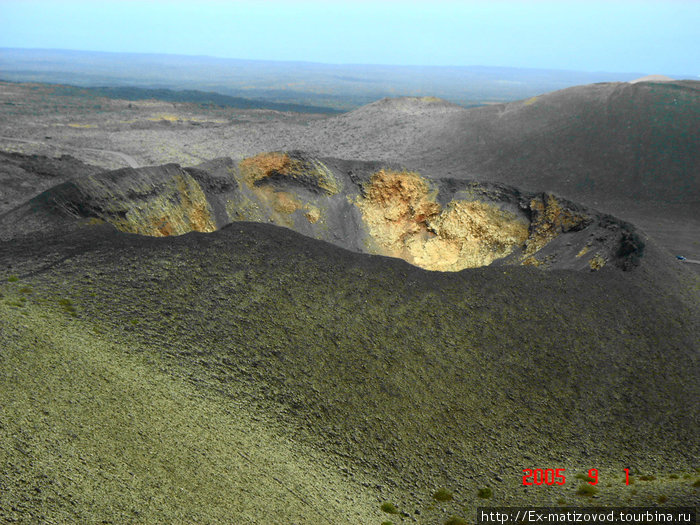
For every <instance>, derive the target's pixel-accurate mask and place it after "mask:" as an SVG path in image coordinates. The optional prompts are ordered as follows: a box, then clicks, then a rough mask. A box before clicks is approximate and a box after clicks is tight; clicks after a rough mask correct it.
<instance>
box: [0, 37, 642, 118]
mask: <svg viewBox="0 0 700 525" xmlns="http://www.w3.org/2000/svg"><path fill="white" fill-rule="evenodd" d="M0 71H2V76H3V78H6V79H8V80H14V81H27V82H28V81H33V82H53V83H67V84H75V85H79V86H88V87H95V86H113V87H124V86H127V87H135V86H137V87H141V88H153V89H160V88H166V89H178V90H181V89H193V90H199V91H208V92H209V91H214V92H217V93H221V94H223V95H228V96H236V97H245V98H256V99H264V100H267V101H270V102H277V103H284V104H300V105H311V106H324V107H328V108H332V109H338V110H345V111H347V110H350V109H353V108H357V107H359V106H362V105H364V104H368V103H370V102H373V101H375V100H378V99H380V98H383V97H387V96H397V95H407V96H426V95H429V96H438V97H441V98H445V99H447V100H449V101H451V102H454V103H458V104H461V105H464V106H471V105H474V104H481V103H483V102H486V101H491V102H508V101H513V100H518V99H521V98H527V97H531V96H534V95H538V94H540V93H545V92H548V91H554V90H558V89H563V88H566V87H570V86H574V85H581V84H590V83H594V82H610V81H629V80H634V79H636V78H639V77H641V76H643V75H644V73H642V72H640V73H604V72H597V73H589V72H579V71H556V70H545V69H519V68H507V67H488V66H468V67H447V66H444V67H443V66H390V65H367V64H364V65H363V64H318V63H310V62H275V61H258V60H238V59H224V58H215V57H205V56H179V55H155V54H135V53H131V54H125V53H103V52H90V51H67V50H41V49H12V48H0Z"/></svg>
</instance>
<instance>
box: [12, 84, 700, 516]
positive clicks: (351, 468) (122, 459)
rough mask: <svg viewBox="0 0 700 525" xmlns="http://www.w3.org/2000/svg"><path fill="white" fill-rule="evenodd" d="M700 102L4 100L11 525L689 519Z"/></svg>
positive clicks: (35, 92) (560, 96)
mask: <svg viewBox="0 0 700 525" xmlns="http://www.w3.org/2000/svg"><path fill="white" fill-rule="evenodd" d="M697 86H698V83H697V82H695V83H693V82H663V83H655V82H640V83H637V84H597V85H590V86H581V87H577V88H572V89H569V90H565V91H560V92H555V93H549V94H545V95H542V96H539V97H535V98H532V99H527V100H524V101H519V102H513V103H509V104H498V105H494V106H489V107H481V108H470V109H467V108H463V107H460V106H456V105H454V104H450V103H448V102H445V101H443V100H440V99H436V98H434V97H420V98H418V97H414V98H400V99H383V100H380V101H377V102H374V103H372V104H370V105H367V106H364V107H362V108H359V109H357V110H355V111H352V112H349V113H346V114H342V115H338V116H328V115H313V114H295V113H280V112H276V111H270V110H239V109H233V108H229V107H212V106H211V105H200V104H190V103H172V102H162V101H157V100H146V101H125V100H116V99H107V98H101V97H94V96H92V94H91V93H90V92H89V91H82V90H80V89H76V88H63V87H61V86H50V85H41V84H13V83H0V150H1V151H3V153H2V154H0V181H2V186H1V187H0V191H2V194H1V195H0V205H1V206H2V208H0V521H7V522H17V523H36V522H46V523H66V522H76V523H79V522H115V523H121V522H136V523H163V522H168V523H171V522H172V523H176V522H204V523H228V522H231V519H232V517H233V518H234V521H235V522H237V523H363V524H364V523H370V524H371V523H376V524H377V525H379V524H380V523H383V524H386V523H393V524H396V525H398V524H399V523H425V524H435V523H440V524H443V523H444V524H451V525H455V524H460V523H461V524H463V523H474V522H475V509H476V508H477V507H478V506H503V505H524V504H526V505H550V506H561V507H566V506H583V505H595V506H619V505H638V506H641V505H645V506H647V505H649V506H665V505H677V506H678V505H686V506H694V505H697V503H698V502H699V501H700V500H699V495H698V485H699V484H700V480H699V479H698V474H697V472H698V470H697V469H698V467H699V465H698V463H697V459H698V457H700V436H699V435H698V429H699V428H700V425H699V424H698V414H699V413H700V410H699V407H698V400H699V399H700V374H699V373H698V370H699V368H698V351H700V347H699V346H698V341H700V277H699V274H698V273H697V272H696V271H695V270H696V269H697V268H698V265H695V264H687V263H682V262H680V261H678V260H677V259H676V258H675V257H674V253H672V252H669V250H668V248H671V249H673V250H674V252H676V253H681V254H683V255H687V256H688V259H700V237H699V236H698V232H700V222H699V219H698V214H697V213H696V212H697V210H698V201H699V200H700V198H699V196H700V181H699V180H698V173H699V170H698V162H699V161H698V147H699V146H698V144H699V142H700V141H698V127H697V126H698V120H697V118H696V117H697V114H698V107H700V102H699V101H698V87H697ZM133 164H136V165H137V166H138V167H135V166H133ZM523 468H564V469H566V480H567V481H566V483H565V484H564V485H561V486H560V485H554V486H531V487H526V486H523V483H522V470H523ZM591 468H596V469H599V473H600V483H599V484H598V485H596V486H595V487H593V486H592V485H590V484H589V483H588V481H590V480H588V478H587V472H588V471H589V469H591ZM624 468H629V469H630V472H631V475H632V483H631V484H630V485H626V484H625V481H624V470H623V469H624Z"/></svg>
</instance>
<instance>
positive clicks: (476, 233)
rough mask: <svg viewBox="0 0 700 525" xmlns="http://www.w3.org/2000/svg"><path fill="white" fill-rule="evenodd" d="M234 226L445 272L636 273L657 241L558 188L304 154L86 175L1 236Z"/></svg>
mask: <svg viewBox="0 0 700 525" xmlns="http://www.w3.org/2000/svg"><path fill="white" fill-rule="evenodd" d="M234 221H253V222H264V223H272V224H276V225H278V226H282V227H286V228H290V229H293V230H295V231H297V232H299V233H302V234H304V235H306V236H309V237H312V238H316V239H320V240H324V241H327V242H330V243H333V244H335V245H338V246H340V247H343V248H346V249H349V250H351V251H354V252H359V253H369V254H374V255H383V256H390V257H398V258H401V259H404V260H405V261H407V262H409V263H411V264H413V265H415V266H418V267H421V268H424V269H427V270H434V271H460V270H463V269H465V268H475V267H479V266H487V265H491V264H493V265H521V264H522V265H532V266H537V267H541V268H544V269H575V270H588V271H590V270H593V271H595V270H599V269H601V268H603V267H604V266H608V265H612V266H614V267H617V268H621V269H623V270H629V269H631V268H634V267H635V266H636V265H637V264H638V262H639V260H640V258H641V256H642V255H643V252H644V244H645V243H644V241H643V240H642V236H641V235H640V234H639V233H638V232H637V231H636V229H635V228H634V226H632V225H631V224H629V223H627V222H624V221H622V220H619V219H617V218H615V217H613V216H610V215H607V214H602V213H599V212H597V211H595V210H592V209H589V208H587V207H584V206H582V205H578V204H576V203H574V202H571V201H568V200H566V199H563V198H560V197H558V196H556V195H554V194H552V193H549V192H539V193H527V192H522V191H520V190H518V189H516V188H514V187H511V186H507V185H503V184H494V183H487V182H477V181H473V180H463V179H452V178H433V177H431V176H429V175H426V174H422V173H419V172H417V171H409V170H406V169H404V168H402V167H399V166H396V165H391V164H386V163H378V162H367V161H348V160H341V159H336V158H319V157H315V156H313V155H310V154H308V153H305V152H302V151H289V152H281V151H278V152H268V153H261V154H258V155H255V156H252V157H248V158H245V159H243V160H241V161H239V162H236V161H234V160H232V159H230V158H219V159H215V160H212V161H209V162H206V163H204V164H201V165H199V166H196V167H190V168H182V167H180V166H179V165H178V164H166V165H162V166H153V167H144V168H136V169H134V168H123V169H119V170H115V171H108V172H103V173H99V174H91V175H87V176H82V177H79V178H75V179H72V180H70V181H68V182H65V183H63V184H60V185H58V186H55V187H53V188H51V189H49V190H47V191H45V192H44V193H42V194H40V195H38V196H37V197H35V198H33V199H32V200H30V201H29V202H28V203H26V204H24V205H22V206H20V207H18V208H15V209H14V210H12V211H10V212H8V213H6V214H5V215H4V216H2V217H0V235H2V236H3V237H4V238H5V239H8V238H11V237H13V236H17V235H20V234H23V233H29V232H36V231H50V230H51V229H53V228H55V227H56V225H57V224H58V225H61V226H63V227H66V226H69V227H75V226H78V225H80V226H89V225H92V224H98V223H102V222H107V223H109V224H111V225H113V226H114V227H115V228H117V229H118V230H120V231H123V232H127V233H135V234H140V235H148V236H156V237H163V236H171V235H181V234H185V233H188V232H191V231H198V232H212V231H215V230H217V229H220V228H221V227H223V226H225V225H226V224H229V223H231V222H234Z"/></svg>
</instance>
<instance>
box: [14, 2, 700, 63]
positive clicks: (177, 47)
mask: <svg viewBox="0 0 700 525" xmlns="http://www.w3.org/2000/svg"><path fill="white" fill-rule="evenodd" d="M0 15H1V16H0V29H2V30H1V31H0V47H2V48H15V49H46V50H71V51H90V52H107V53H139V54H168V55H180V56H206V57H212V58H223V59H237V60H257V61H275V62H307V63H320V64H329V65H330V64H333V65H336V64H337V65H392V66H428V67H430V66H442V67H475V66H483V67H508V68H524V69H550V70H565V71H566V70H568V71H586V72H615V73H641V74H665V75H669V76H674V75H675V76H678V75H682V76H685V75H691V76H692V77H697V76H698V73H700V71H697V64H698V63H700V36H699V32H698V31H697V27H699V26H700V3H698V2H691V1H687V0H686V1H684V0H665V1H658V0H654V1H652V0H647V1H642V2H631V1H626V0H620V1H612V2H611V1H608V2H601V1H587V2H583V1H580V0H572V1H566V2H563V1H557V2H554V1H551V0H541V1H536V2H524V1H517V0H510V1H506V0H497V1H491V2H483V1H469V2H455V1H436V2H426V1H414V2H409V3H399V2H397V1H393V0H392V1H385V2H374V3H369V2H365V1H360V2H348V1H339V2H332V3H329V2H325V3H322V2H313V1H305V2H291V1H286V2H285V1H280V0H276V1H272V2H264V3H262V2H251V1H242V2H230V3H224V2H219V1H204V2H198V3H193V2H185V1H180V2H164V1H160V0H157V1H148V2H135V1H131V0H128V1H121V2H115V1H108V2H103V3H100V4H99V5H94V4H91V3H90V2H86V1H83V0H69V1H65V2H58V1H51V0H29V1H21V2H20V1H17V0H4V1H2V0H0Z"/></svg>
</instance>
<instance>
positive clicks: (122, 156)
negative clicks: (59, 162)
mask: <svg viewBox="0 0 700 525" xmlns="http://www.w3.org/2000/svg"><path fill="white" fill-rule="evenodd" d="M0 140H12V141H14V142H22V143H24V144H39V145H40V146H48V147H52V148H57V149H58V148H64V149H72V150H78V151H89V152H92V153H107V154H109V155H113V156H115V157H119V158H120V159H121V160H123V161H124V162H125V163H126V164H127V165H128V166H130V167H132V168H138V167H139V166H140V164H139V162H138V161H137V160H136V159H135V158H134V157H132V156H131V155H127V154H126V153H122V152H121V151H111V150H107V149H97V148H78V147H75V146H68V145H66V144H50V143H48V142H42V141H39V140H28V139H17V138H13V137H0Z"/></svg>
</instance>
